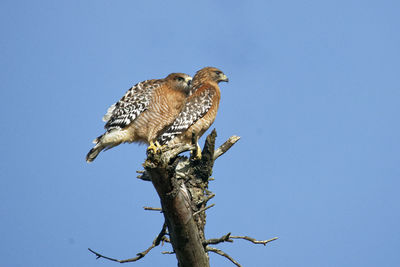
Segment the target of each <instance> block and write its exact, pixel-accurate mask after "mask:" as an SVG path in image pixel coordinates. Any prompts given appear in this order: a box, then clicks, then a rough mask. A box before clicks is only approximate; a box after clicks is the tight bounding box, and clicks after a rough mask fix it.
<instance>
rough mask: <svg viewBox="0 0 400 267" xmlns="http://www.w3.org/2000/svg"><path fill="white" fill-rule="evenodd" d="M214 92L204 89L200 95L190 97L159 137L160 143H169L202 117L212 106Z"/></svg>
mask: <svg viewBox="0 0 400 267" xmlns="http://www.w3.org/2000/svg"><path fill="white" fill-rule="evenodd" d="M214 94H215V92H214V91H211V90H204V92H202V93H201V94H200V95H198V96H196V97H193V98H189V99H188V101H187V102H186V103H185V106H184V107H183V109H182V111H181V113H179V115H178V117H177V118H176V119H175V121H174V122H173V123H172V125H171V126H170V127H169V128H168V129H167V130H166V131H165V132H164V133H163V134H162V135H161V136H160V137H159V138H158V141H159V143H160V144H163V145H164V144H167V143H168V142H169V141H171V140H172V139H174V138H175V137H176V136H178V135H180V134H182V133H183V132H185V131H186V130H187V129H189V127H190V126H192V125H193V124H195V123H196V121H198V120H199V119H200V118H202V117H203V116H204V115H205V114H206V113H207V112H208V110H209V109H210V108H211V106H212V104H213V102H212V99H213V96H214Z"/></svg>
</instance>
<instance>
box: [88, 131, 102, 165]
mask: <svg viewBox="0 0 400 267" xmlns="http://www.w3.org/2000/svg"><path fill="white" fill-rule="evenodd" d="M102 137H103V135H100V136H99V137H97V138H96V139H94V141H93V143H94V144H96V145H95V146H94V147H93V148H92V149H91V150H90V151H89V153H87V155H86V162H88V163H89V162H92V161H93V160H94V159H95V158H96V157H97V155H99V153H100V152H101V151H102V150H103V149H105V148H106V146H104V144H103V142H101V139H102Z"/></svg>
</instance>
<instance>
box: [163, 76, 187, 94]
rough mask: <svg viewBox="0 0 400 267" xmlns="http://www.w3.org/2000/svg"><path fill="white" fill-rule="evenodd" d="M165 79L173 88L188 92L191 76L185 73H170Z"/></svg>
mask: <svg viewBox="0 0 400 267" xmlns="http://www.w3.org/2000/svg"><path fill="white" fill-rule="evenodd" d="M166 80H167V81H170V82H171V83H172V85H173V87H174V88H176V89H178V90H183V91H185V92H189V90H190V85H191V83H192V77H191V76H189V75H187V74H185V73H171V74H170V75H168V76H167V78H166Z"/></svg>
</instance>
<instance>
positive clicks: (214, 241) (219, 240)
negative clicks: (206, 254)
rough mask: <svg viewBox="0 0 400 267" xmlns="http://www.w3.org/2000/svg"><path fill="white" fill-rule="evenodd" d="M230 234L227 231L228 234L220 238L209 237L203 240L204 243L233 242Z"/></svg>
mask: <svg viewBox="0 0 400 267" xmlns="http://www.w3.org/2000/svg"><path fill="white" fill-rule="evenodd" d="M230 236H231V233H227V234H226V235H224V236H221V237H220V238H212V239H208V240H205V241H204V242H203V245H216V244H219V243H223V242H233V240H231V239H229V237H230Z"/></svg>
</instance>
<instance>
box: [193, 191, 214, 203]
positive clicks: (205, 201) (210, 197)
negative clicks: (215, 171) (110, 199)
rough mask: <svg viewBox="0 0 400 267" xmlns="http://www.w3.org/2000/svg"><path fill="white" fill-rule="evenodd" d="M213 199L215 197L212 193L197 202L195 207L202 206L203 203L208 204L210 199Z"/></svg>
mask: <svg viewBox="0 0 400 267" xmlns="http://www.w3.org/2000/svg"><path fill="white" fill-rule="evenodd" d="M213 197H215V194H214V193H212V194H211V195H209V196H207V197H206V198H205V199H203V200H201V201H199V202H198V203H197V205H200V204H203V203H207V202H208V201H209V200H210V199H212V198H213Z"/></svg>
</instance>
